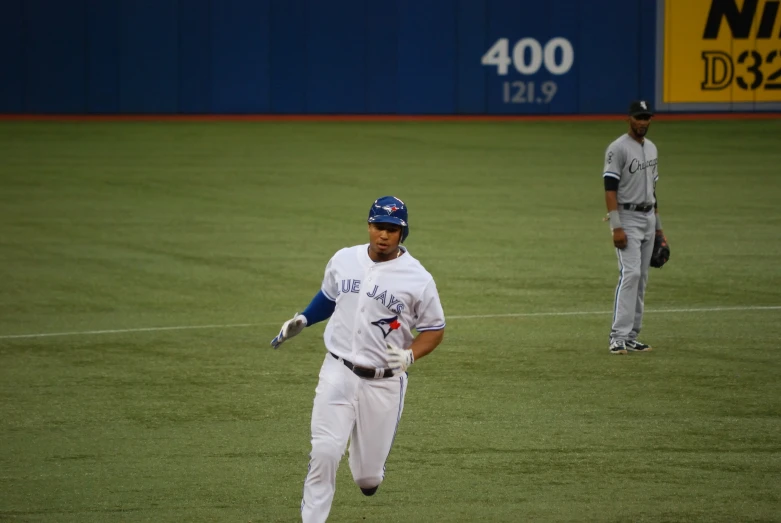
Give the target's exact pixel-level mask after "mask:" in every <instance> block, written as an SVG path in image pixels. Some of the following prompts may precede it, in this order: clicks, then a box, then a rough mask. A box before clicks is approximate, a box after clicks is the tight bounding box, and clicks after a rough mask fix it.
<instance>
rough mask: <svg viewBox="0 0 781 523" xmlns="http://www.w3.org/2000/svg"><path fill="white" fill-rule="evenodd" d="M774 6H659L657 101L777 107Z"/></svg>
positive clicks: (779, 58) (687, 2)
mask: <svg viewBox="0 0 781 523" xmlns="http://www.w3.org/2000/svg"><path fill="white" fill-rule="evenodd" d="M779 4H780V2H779V1H778V0H666V1H664V6H663V11H662V10H661V9H660V14H661V15H663V19H664V20H663V39H664V48H663V57H664V62H663V64H662V68H661V71H659V72H660V73H662V82H661V88H662V93H661V94H662V102H663V103H665V104H700V103H706V104H722V103H727V104H734V103H745V102H749V103H762V102H781V9H779ZM660 23H662V21H661V20H660ZM660 36H662V35H660Z"/></svg>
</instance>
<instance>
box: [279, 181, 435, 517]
mask: <svg viewBox="0 0 781 523" xmlns="http://www.w3.org/2000/svg"><path fill="white" fill-rule="evenodd" d="M368 224H369V243H368V244H364V245H357V246H355V247H348V248H345V249H342V250H340V251H338V252H337V253H336V254H334V256H333V257H332V258H331V260H330V261H329V262H328V265H327V266H326V268H325V276H324V278H323V284H322V287H321V288H320V292H318V293H317V294H316V295H315V297H314V298H313V299H312V302H311V303H310V304H309V305H308V306H307V308H306V309H305V310H304V312H303V313H301V314H298V313H296V314H295V315H294V316H293V318H291V319H290V320H288V321H286V322H285V323H284V324H283V325H282V329H281V330H280V331H279V334H278V335H277V337H275V338H274V339H273V340H272V341H271V345H272V346H273V347H274V348H275V349H276V348H278V347H279V346H280V345H282V343H284V342H285V341H287V340H288V339H290V338H292V337H293V336H296V335H297V334H299V333H300V332H301V331H302V330H303V329H304V328H305V327H307V326H311V325H314V324H315V323H318V322H320V321H323V320H325V319H328V318H330V320H329V321H328V325H327V326H326V328H325V334H324V336H323V339H324V341H325V347H326V349H327V351H328V352H327V353H326V355H325V360H324V361H323V366H322V367H321V369H320V379H319V382H318V384H317V388H316V389H315V399H314V407H313V409H312V427H311V428H312V451H311V453H310V455H309V457H310V460H309V472H308V473H307V476H306V480H305V481H304V498H303V501H302V502H301V519H302V520H303V521H304V523H315V522H318V523H319V522H323V521H326V519H327V518H328V513H329V512H330V510H331V502H332V500H333V497H334V491H335V489H336V470H337V468H338V466H339V462H340V460H341V458H342V455H343V454H344V451H345V449H346V447H347V442H348V440H349V442H350V453H349V463H350V470H351V471H352V476H353V480H354V481H355V483H356V484H357V485H358V486H359V487H360V489H361V491H362V492H363V493H364V494H365V495H367V496H371V495H373V494H374V493H375V492H376V491H377V488H378V487H379V486H380V483H382V480H383V478H384V476H385V460H386V459H387V458H388V454H389V453H390V450H391V445H392V444H393V439H394V436H395V434H396V429H397V427H398V424H399V420H400V419H401V413H402V410H403V409H404V395H405V392H406V390H407V372H406V371H407V368H408V367H409V366H410V365H412V363H413V362H415V361H418V360H420V358H422V357H423V356H425V355H427V354H428V353H430V352H431V351H433V350H434V349H435V348H436V347H437V345H439V344H440V342H441V341H442V338H443V336H444V329H445V315H444V312H443V310H442V305H441V303H440V301H439V294H438V293H437V287H436V285H435V284H434V279H433V278H432V276H431V274H429V273H428V272H427V271H426V269H424V268H423V265H421V264H420V262H419V261H418V260H416V259H415V258H414V257H413V256H412V255H411V254H410V253H409V251H408V250H407V249H406V248H404V247H402V246H401V243H402V242H404V240H405V239H406V238H407V236H408V235H409V223H408V220H407V206H406V205H405V204H404V202H402V201H401V200H399V199H398V198H395V197H393V196H384V197H382V198H379V199H378V200H376V201H375V202H374V203H373V204H372V206H371V208H370V209H369V219H368ZM413 329H415V330H417V332H418V335H417V336H413V334H412V330H413Z"/></svg>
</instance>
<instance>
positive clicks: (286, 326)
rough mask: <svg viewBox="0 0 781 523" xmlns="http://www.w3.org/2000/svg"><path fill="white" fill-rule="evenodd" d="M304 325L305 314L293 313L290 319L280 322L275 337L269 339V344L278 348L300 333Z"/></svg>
mask: <svg viewBox="0 0 781 523" xmlns="http://www.w3.org/2000/svg"><path fill="white" fill-rule="evenodd" d="M304 327H306V316H304V315H303V314H299V313H295V314H294V315H293V317H292V318H291V319H289V320H287V321H286V322H285V323H283V324H282V328H281V329H280V330H279V334H277V337H276V338H274V339H273V340H271V346H272V347H274V348H275V349H278V348H279V346H280V345H282V344H283V343H285V342H286V341H287V340H289V339H290V338H292V337H293V336H297V335H298V334H300V333H301V331H302V330H304Z"/></svg>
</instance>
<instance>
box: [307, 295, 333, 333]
mask: <svg viewBox="0 0 781 523" xmlns="http://www.w3.org/2000/svg"><path fill="white" fill-rule="evenodd" d="M334 310H336V302H335V301H334V300H331V299H329V298H328V296H326V295H325V293H324V292H323V291H320V292H318V293H317V294H315V297H314V298H312V301H311V302H309V305H307V306H306V309H305V310H304V312H302V313H301V314H303V315H304V316H305V317H306V326H307V327H310V326H312V325H314V324H315V323H319V322H321V321H323V320H327V319H328V318H330V317H331V315H332V314H333V313H334Z"/></svg>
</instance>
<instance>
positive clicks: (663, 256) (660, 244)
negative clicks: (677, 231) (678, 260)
mask: <svg viewBox="0 0 781 523" xmlns="http://www.w3.org/2000/svg"><path fill="white" fill-rule="evenodd" d="M669 259H670V246H669V245H668V244H667V238H665V237H664V235H663V234H657V235H656V238H654V250H653V253H651V267H656V268H658V269H661V268H662V266H663V265H664V264H665V263H667V260H669Z"/></svg>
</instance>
